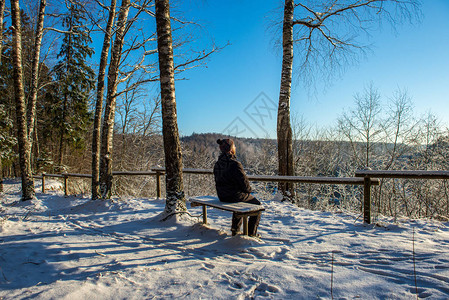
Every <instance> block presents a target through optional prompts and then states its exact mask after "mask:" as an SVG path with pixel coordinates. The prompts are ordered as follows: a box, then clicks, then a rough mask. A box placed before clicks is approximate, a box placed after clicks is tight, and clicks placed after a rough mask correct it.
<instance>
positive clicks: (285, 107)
mask: <svg viewBox="0 0 449 300" xmlns="http://www.w3.org/2000/svg"><path fill="white" fill-rule="evenodd" d="M293 2H294V1H293V0H285V7H284V22H283V28H282V49H283V52H282V74H281V88H280V93H279V107H278V119H277V140H278V163H279V175H289V176H293V175H294V169H293V137H292V128H291V124H290V94H291V83H292V67H293V12H294V3H293ZM279 190H280V192H281V193H282V195H283V197H284V200H292V199H293V197H294V189H293V184H292V183H279Z"/></svg>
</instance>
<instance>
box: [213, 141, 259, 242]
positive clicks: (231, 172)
mask: <svg viewBox="0 0 449 300" xmlns="http://www.w3.org/2000/svg"><path fill="white" fill-rule="evenodd" d="M217 143H218V144H219V145H220V150H221V154H220V157H219V158H218V161H217V162H216V163H215V166H214V175H215V187H216V189H217V195H218V199H220V201H221V202H228V203H235V202H247V203H252V204H257V205H260V201H259V200H257V199H256V198H254V197H253V195H251V187H250V185H249V181H248V178H247V177H246V174H245V172H244V171H243V166H242V164H241V163H240V162H238V161H237V160H236V157H235V151H236V150H235V144H234V141H233V140H232V139H222V140H220V139H218V140H217ZM260 215H261V213H259V214H258V215H256V216H250V217H249V221H248V235H250V236H257V226H258V225H259V221H260ZM241 225H242V217H239V216H237V215H236V214H235V213H234V214H233V215H232V226H231V231H232V235H236V234H237V233H240V226H241Z"/></svg>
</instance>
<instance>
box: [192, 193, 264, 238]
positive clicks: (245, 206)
mask: <svg viewBox="0 0 449 300" xmlns="http://www.w3.org/2000/svg"><path fill="white" fill-rule="evenodd" d="M189 201H190V206H192V207H195V206H202V207H203V224H207V206H210V207H213V208H217V209H221V210H225V211H229V212H232V213H234V214H235V215H236V216H239V217H242V218H243V234H244V235H248V217H249V216H256V215H258V214H260V213H262V211H264V210H265V208H264V207H263V206H262V205H256V204H251V203H246V202H235V203H227V202H221V201H220V200H219V199H218V198H217V197H212V196H203V197H193V198H190V199H189Z"/></svg>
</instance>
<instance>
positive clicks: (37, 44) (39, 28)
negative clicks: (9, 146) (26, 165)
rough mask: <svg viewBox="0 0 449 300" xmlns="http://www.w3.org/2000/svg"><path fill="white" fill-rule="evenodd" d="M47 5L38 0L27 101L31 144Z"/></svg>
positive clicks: (44, 0) (42, 0)
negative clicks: (28, 98)
mask: <svg viewBox="0 0 449 300" xmlns="http://www.w3.org/2000/svg"><path fill="white" fill-rule="evenodd" d="M46 6H47V0H40V4H39V15H38V19H37V24H36V31H35V41H34V56H33V62H32V66H31V95H30V100H29V102H28V119H27V126H28V140H29V141H30V145H31V146H32V145H33V142H32V141H33V136H34V135H33V132H34V128H35V126H34V124H35V122H34V119H35V118H36V103H37V91H38V81H39V59H40V53H41V45H42V36H43V34H44V16H45V7H46Z"/></svg>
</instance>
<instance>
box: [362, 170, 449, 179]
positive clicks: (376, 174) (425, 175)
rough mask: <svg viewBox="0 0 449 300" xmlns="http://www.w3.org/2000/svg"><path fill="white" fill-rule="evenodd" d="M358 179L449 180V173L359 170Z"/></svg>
mask: <svg viewBox="0 0 449 300" xmlns="http://www.w3.org/2000/svg"><path fill="white" fill-rule="evenodd" d="M355 176H356V177H365V176H368V177H370V178H402V179H449V171H425V170H358V171H356V172H355Z"/></svg>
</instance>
